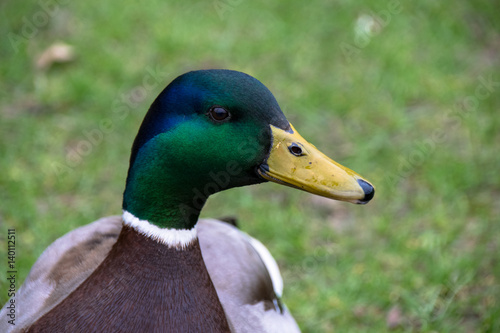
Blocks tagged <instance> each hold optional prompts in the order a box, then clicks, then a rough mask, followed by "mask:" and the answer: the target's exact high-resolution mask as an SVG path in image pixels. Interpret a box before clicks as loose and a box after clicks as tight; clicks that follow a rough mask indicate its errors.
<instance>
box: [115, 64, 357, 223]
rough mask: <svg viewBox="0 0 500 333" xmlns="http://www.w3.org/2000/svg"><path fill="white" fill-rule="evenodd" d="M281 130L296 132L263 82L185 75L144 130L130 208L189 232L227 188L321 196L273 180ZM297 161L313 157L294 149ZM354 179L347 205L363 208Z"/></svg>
mask: <svg viewBox="0 0 500 333" xmlns="http://www.w3.org/2000/svg"><path fill="white" fill-rule="evenodd" d="M276 131H279V133H288V134H290V135H292V134H293V133H294V130H293V129H292V127H291V125H290V123H289V122H288V121H287V119H286V117H285V116H284V115H283V112H282V111H281V109H280V107H279V105H278V103H277V102H276V100H275V98H274V96H273V95H272V94H271V92H270V91H269V90H268V89H267V88H266V87H265V86H264V85H263V84H262V83H260V82H259V81H258V80H257V79H255V78H253V77H251V76H249V75H247V74H244V73H241V72H236V71H230V70H202V71H194V72H189V73H186V74H184V75H181V76H179V77H178V78H176V79H175V80H174V81H172V83H170V84H169V85H168V86H167V87H166V88H165V89H164V90H163V91H162V92H161V94H160V95H159V96H158V97H157V98H156V100H155V101H154V103H153V104H152V105H151V107H150V109H149V111H148V113H147V114H146V117H145V118H144V121H143V122H142V125H141V127H140V129H139V133H138V134H137V137H136V139H135V141H134V145H133V147H132V154H131V157H130V168H129V173H128V177H127V184H126V188H125V193H124V199H123V209H124V210H127V211H129V212H130V213H132V214H134V215H135V216H137V217H138V218H140V219H143V220H148V221H150V222H151V223H154V224H156V225H158V226H160V227H169V228H183V229H186V228H191V227H192V226H193V225H194V224H195V223H196V221H197V219H198V216H199V212H200V210H201V208H202V207H203V205H204V203H205V201H206V199H207V197H208V196H209V195H211V194H213V193H215V192H219V191H222V190H225V189H228V188H232V187H237V186H244V185H251V184H257V183H261V182H264V181H266V180H272V181H276V182H280V183H285V185H289V186H293V187H298V188H302V189H305V190H308V191H310V192H313V193H314V191H313V190H310V189H307V188H304V187H303V186H301V185H300V184H296V183H294V181H295V180H293V179H289V180H287V181H284V180H283V179H280V175H279V172H278V174H273V171H275V170H274V169H273V167H272V166H271V164H270V163H268V162H269V161H268V160H269V157H270V153H271V152H272V151H273V147H274V146H273V143H274V144H276V142H277V139H276V135H277V134H276V133H277V132H276ZM278 135H280V134H278ZM292 143H293V144H299V145H300V144H302V143H300V142H297V143H296V142H292ZM292 143H290V145H291V144H292ZM284 144H286V145H288V144H287V143H284ZM287 149H288V148H287ZM302 149H303V150H304V151H305V150H307V148H306V147H305V146H302ZM310 149H312V148H310ZM290 155H291V158H296V159H299V158H300V157H301V156H306V155H307V154H306V155H300V156H297V155H295V154H293V151H292V150H290ZM286 158H288V156H287V157H286ZM280 160H283V159H280ZM301 161H302V162H304V159H302V160H301ZM273 163H274V162H273ZM291 163H292V164H293V163H294V160H292V162H291ZM270 166H271V168H270ZM278 168H279V169H280V168H281V166H280V167H278ZM285 168H286V167H285ZM309 169H310V167H309ZM349 171H350V170H349ZM351 172H352V171H351ZM353 174H354V173H353ZM273 175H274V176H273ZM275 176H276V177H275ZM353 177H355V178H356V177H357V178H356V179H355V181H356V185H355V186H354V187H357V188H356V189H353V188H348V189H347V190H348V191H351V192H356V191H357V192H358V193H355V194H353V195H351V197H348V198H347V197H346V198H347V199H346V200H348V201H353V200H359V201H360V202H361V201H362V200H363V198H364V196H365V192H366V191H365V190H364V188H363V185H360V184H359V182H357V179H361V177H358V175H356V176H353ZM353 179H354V178H353ZM302 181H303V182H305V183H308V184H309V183H310V180H307V179H304V180H302ZM299 183H300V180H299ZM351 187H352V186H351ZM337 190H338V189H337ZM337 192H338V191H337ZM346 193H347V192H346ZM360 193H362V194H360ZM318 194H321V195H325V194H324V193H318ZM325 196H328V195H325ZM331 197H334V196H331ZM334 198H336V199H339V198H340V199H343V198H342V197H339V196H337V197H334Z"/></svg>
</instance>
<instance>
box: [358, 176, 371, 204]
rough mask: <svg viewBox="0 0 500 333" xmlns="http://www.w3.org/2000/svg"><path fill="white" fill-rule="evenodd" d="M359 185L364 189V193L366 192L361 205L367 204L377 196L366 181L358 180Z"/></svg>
mask: <svg viewBox="0 0 500 333" xmlns="http://www.w3.org/2000/svg"><path fill="white" fill-rule="evenodd" d="M358 184H359V186H361V188H362V189H363V192H365V197H364V198H363V200H361V203H367V202H368V201H370V200H371V199H372V198H373V196H374V195H375V189H374V188H373V186H372V185H371V184H370V183H368V182H367V181H364V180H363V179H358Z"/></svg>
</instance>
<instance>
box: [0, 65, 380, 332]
mask: <svg viewBox="0 0 500 333" xmlns="http://www.w3.org/2000/svg"><path fill="white" fill-rule="evenodd" d="M265 181H273V182H276V183H279V184H283V185H287V186H291V187H294V188H298V189H302V190H305V191H308V192H311V193H315V194H318V195H321V196H325V197H328V198H333V199H338V200H344V201H350V202H353V203H360V204H363V203H366V202H368V201H369V200H370V199H371V198H372V197H373V195H374V189H373V187H372V185H370V183H368V182H367V181H366V180H364V179H363V178H362V177H361V176H359V175H358V174H356V173H355V172H353V171H351V170H349V169H347V168H345V167H343V166H341V165H339V164H337V163H336V162H334V161H332V160H331V159H329V158H328V157H326V156H325V155H323V154H322V153H321V152H320V151H318V150H317V149H316V148H315V147H314V146H313V145H311V144H310V143H308V142H307V141H306V140H304V139H303V138H302V137H301V136H300V135H299V134H298V133H297V131H296V130H295V129H294V128H293V127H292V125H291V124H290V123H289V122H288V121H287V119H286V118H285V116H284V115H283V113H282V112H281V110H280V107H279V105H278V103H277V102H276V100H275V99H274V97H273V95H272V94H271V92H270V91H269V90H268V89H267V88H266V87H265V86H264V85H263V84H262V83H260V82H259V81H258V80H256V79H255V78H253V77H251V76H249V75H246V74H244V73H240V72H235V71H230V70H203V71H194V72H189V73H186V74H184V75H181V76H179V77H178V78H176V79H175V80H174V81H173V82H172V83H170V84H169V85H168V86H167V88H165V90H163V92H162V93H161V94H160V95H159V96H158V97H157V98H156V100H155V101H154V103H153V104H152V105H151V108H150V109H149V111H148V113H147V114H146V117H145V119H144V121H143V123H142V125H141V128H140V129H139V133H138V135H137V137H136V139H135V141H134V144H133V147H132V154H131V157H130V168H129V171H128V176H127V181H126V187H125V192H124V195H123V215H122V216H121V217H119V216H118V217H117V216H115V217H108V218H104V219H100V220H98V221H96V222H94V223H92V224H90V225H87V226H84V227H81V228H78V229H76V230H74V231H72V232H70V233H68V234H66V235H65V236H63V237H62V238H60V239H58V240H56V241H55V242H54V243H53V244H52V245H51V246H50V247H49V248H47V250H46V251H45V252H44V253H43V254H42V255H41V256H40V258H39V259H38V261H37V262H36V263H35V265H34V266H33V268H32V269H31V272H30V274H29V276H28V278H27V279H26V281H25V283H24V285H23V286H22V287H21V288H20V290H19V292H18V293H17V295H16V305H17V309H18V313H17V322H16V325H15V326H12V325H9V324H7V321H6V320H5V318H6V315H7V308H6V306H7V305H8V304H9V302H7V304H6V306H5V307H4V308H3V310H2V312H1V313H0V318H2V320H1V321H0V331H2V332H7V331H17V330H19V331H28V332H203V333H206V332H231V331H232V332H252V333H253V332H295V331H299V329H298V327H297V325H296V323H295V321H294V319H293V317H292V316H291V315H290V314H289V312H287V310H286V308H285V307H284V306H282V305H281V303H280V302H279V296H280V294H281V288H282V281H281V276H280V274H279V270H278V268H277V265H276V263H275V261H274V260H273V259H272V257H271V255H270V254H269V252H268V251H267V250H266V249H265V247H264V246H263V245H262V244H260V243H259V242H258V241H256V240H254V239H252V238H251V237H249V236H247V235H246V234H244V233H242V232H240V231H239V230H238V229H237V228H235V227H233V226H231V225H229V224H227V223H224V222H221V221H216V220H198V217H199V214H200V211H201V209H202V207H203V205H204V204H205V201H206V200H207V197H208V196H209V195H210V194H213V193H215V192H219V191H222V190H225V189H229V188H232V187H237V186H245V185H251V184H258V183H262V182H265Z"/></svg>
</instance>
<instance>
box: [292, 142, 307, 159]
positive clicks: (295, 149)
mask: <svg viewBox="0 0 500 333" xmlns="http://www.w3.org/2000/svg"><path fill="white" fill-rule="evenodd" d="M288 150H289V151H290V153H292V154H293V155H295V156H302V155H304V153H303V152H302V148H300V146H299V145H298V144H296V143H292V144H291V145H290V146H289V147H288Z"/></svg>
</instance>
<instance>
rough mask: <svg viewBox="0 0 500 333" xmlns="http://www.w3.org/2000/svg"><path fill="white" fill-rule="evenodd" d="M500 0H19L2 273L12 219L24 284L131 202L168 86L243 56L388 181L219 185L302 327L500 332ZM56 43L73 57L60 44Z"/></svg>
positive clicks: (345, 156) (8, 83)
mask: <svg viewBox="0 0 500 333" xmlns="http://www.w3.org/2000/svg"><path fill="white" fill-rule="evenodd" d="M499 5H500V4H499V2H498V1H486V0H479V1H474V2H469V1H439V2H437V1H430V0H424V1H418V2H415V1H413V2H412V1H403V0H401V1H380V2H376V3H375V2H371V1H367V0H363V1H356V2H351V1H335V2H333V1H309V2H305V1H297V0H293V1H274V2H272V3H265V2H263V1H259V2H255V1H253V2H251V1H248V0H246V1H245V0H220V1H219V0H217V1H206V2H201V1H182V2H180V1H179V2H174V1H148V2H147V3H139V2H135V1H116V0H109V1H105V2H102V1H101V2H98V1H86V2H74V1H72V2H69V1H65V0H64V1H63V0H61V1H59V2H58V1H55V0H45V2H43V1H42V2H28V1H13V0H10V1H3V2H2V4H1V5H0V29H1V32H2V37H1V38H2V39H1V47H0V72H1V77H2V79H1V80H0V108H1V120H0V156H1V158H0V170H1V172H0V224H1V225H0V233H1V235H2V237H1V238H0V258H1V259H0V269H1V272H2V273H1V276H4V274H6V273H5V272H6V271H7V268H6V262H7V254H6V248H7V244H6V242H5V235H6V234H7V229H8V228H15V229H16V236H17V246H16V250H17V257H16V265H17V269H18V287H19V286H20V284H21V283H22V281H23V280H24V278H25V277H26V275H27V274H28V272H29V269H30V267H31V265H32V264H33V262H34V261H35V260H36V258H37V257H38V256H39V255H40V254H41V252H42V251H43V250H44V249H45V248H46V247H47V246H48V245H49V244H50V243H51V242H53V241H54V240H55V239H56V238H58V237H60V236H61V235H63V234H64V233H66V232H67V231H69V230H71V229H74V228H76V227H78V226H81V225H84V224H87V223H89V222H91V221H94V220H95V219H97V218H99V217H101V216H106V215H112V214H119V213H120V207H121V194H122V191H123V187H124V179H125V176H126V171H127V168H128V158H129V150H130V147H131V144H132V141H133V139H134V136H135V133H136V131H137V129H138V127H139V125H140V122H141V121H142V118H143V116H144V114H145V112H146V110H147V108H148V106H149V105H150V103H151V102H152V101H153V100H154V98H155V97H156V95H157V94H158V93H159V92H160V91H161V90H162V89H163V88H164V86H165V85H166V84H168V83H169V82H170V81H171V80H172V79H174V78H175V77H176V76H177V75H179V74H182V73H183V72H186V71H188V70H193V69H201V68H230V69H235V70H239V71H243V72H246V73H248V74H251V75H253V76H255V77H256V78H258V79H259V80H261V81H262V82H263V83H264V84H265V85H266V86H268V87H269V88H270V89H271V91H272V92H273V93H274V94H275V96H276V98H277V99H278V101H279V103H280V105H281V106H282V109H283V110H284V112H285V114H286V115H287V117H288V119H289V120H290V121H291V122H292V123H293V124H294V125H295V127H296V128H297V129H298V130H299V131H300V132H301V134H302V135H303V136H304V137H305V138H308V139H309V140H310V141H311V142H313V143H314V144H315V145H316V146H317V147H318V148H320V149H321V150H322V151H324V152H325V153H326V154H327V155H329V156H331V157H333V158H334V159H335V160H336V161H338V162H340V163H342V164H344V165H346V166H348V167H350V168H352V169H354V170H356V171H357V172H359V173H360V174H362V175H363V176H365V177H366V178H367V179H369V180H370V181H372V182H373V183H374V184H375V186H376V188H377V193H376V196H375V199H374V200H373V201H372V202H371V203H370V204H368V205H367V206H354V205H351V204H348V203H339V202H334V201H329V200H326V199H325V200H323V199H321V198H317V197H314V196H311V195H308V194H306V193H299V192H298V191H295V190H293V189H288V188H284V187H280V186H278V185H275V184H264V185H261V186H254V187H247V188H241V189H235V190H231V191H230V192H231V193H227V192H224V193H220V194H217V195H215V196H214V197H213V198H212V199H210V200H209V202H208V204H207V206H206V209H205V210H204V212H203V216H211V217H219V216H227V215H231V216H237V217H238V218H239V221H240V226H241V228H242V229H244V230H246V231H247V232H249V233H250V234H251V235H253V236H254V237H257V238H259V239H260V240H261V241H262V242H263V243H264V244H266V245H267V246H268V248H269V249H270V251H271V252H272V253H273V254H274V256H275V257H276V259H277V261H278V262H279V264H280V267H281V269H282V273H283V276H284V279H285V292H284V299H285V302H286V303H287V305H288V307H289V308H290V310H291V312H292V313H293V314H294V316H295V318H296V319H297V321H298V323H299V325H300V326H301V328H302V330H303V331H304V332H331V331H333V330H335V331H337V332H385V331H388V330H394V331H396V332H500V286H499V281H500V262H499V259H500V249H499V245H500V224H499V218H498V216H499V214H500V204H499V203H498V196H499V195H500V177H499V176H498V170H499V166H500V154H499V153H498V147H499V144H500V131H499V130H500V117H499V115H498V112H499V111H500V110H499V109H500V93H499V92H500V30H499V28H500V13H499V12H498V8H500V7H499ZM55 43H65V44H66V45H67V46H70V47H71V48H72V49H71V50H72V52H73V54H71V53H69V54H66V56H68V59H67V60H68V61H63V60H64V59H63V58H64V57H62V58H61V55H60V54H59V55H58V54H55V55H54V54H52V55H50V54H49V55H48V56H47V53H46V54H45V55H43V56H42V54H43V53H44V51H46V50H47V49H48V48H49V47H51V46H52V45H54V44H55ZM63 51H65V50H64V48H63ZM66 51H67V50H66ZM63 56H64V52H63ZM41 57H42V58H43V57H48V60H47V59H45V61H46V62H45V63H43V59H41ZM145 82H148V83H149V84H145ZM103 124H107V125H111V126H112V128H111V129H110V130H108V131H105V130H104V129H103V128H104V127H103ZM99 133H100V134H99ZM6 286H7V285H6V279H5V278H1V279H0V291H1V292H0V303H2V304H3V303H4V302H5V301H6V300H7V295H6V292H5V291H4V290H6Z"/></svg>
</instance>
